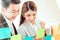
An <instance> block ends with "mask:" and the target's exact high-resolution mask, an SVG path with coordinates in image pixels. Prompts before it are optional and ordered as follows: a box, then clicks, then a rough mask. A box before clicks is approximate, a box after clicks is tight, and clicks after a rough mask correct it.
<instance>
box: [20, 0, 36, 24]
mask: <svg viewBox="0 0 60 40" xmlns="http://www.w3.org/2000/svg"><path fill="white" fill-rule="evenodd" d="M29 10H32V11H37V8H36V5H35V3H34V2H32V1H27V2H25V3H24V4H23V6H22V11H21V18H20V25H21V24H22V23H23V22H24V20H25V18H24V17H23V14H24V13H25V12H27V11H29Z"/></svg>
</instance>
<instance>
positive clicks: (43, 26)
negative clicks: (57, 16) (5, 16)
mask: <svg viewBox="0 0 60 40" xmlns="http://www.w3.org/2000/svg"><path fill="white" fill-rule="evenodd" d="M40 26H41V27H42V28H44V29H45V23H44V22H43V21H41V22H40Z"/></svg>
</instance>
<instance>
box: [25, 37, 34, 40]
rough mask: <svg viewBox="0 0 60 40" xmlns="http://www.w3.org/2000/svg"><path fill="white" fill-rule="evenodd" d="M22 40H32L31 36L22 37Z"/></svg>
mask: <svg viewBox="0 0 60 40" xmlns="http://www.w3.org/2000/svg"><path fill="white" fill-rule="evenodd" d="M24 40H33V37H32V36H24Z"/></svg>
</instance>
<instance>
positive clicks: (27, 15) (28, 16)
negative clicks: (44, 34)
mask: <svg viewBox="0 0 60 40" xmlns="http://www.w3.org/2000/svg"><path fill="white" fill-rule="evenodd" d="M23 17H24V18H25V20H26V21H27V22H29V23H30V24H32V25H33V24H34V21H35V18H36V11H31V10H29V11H27V12H26V13H24V14H23Z"/></svg>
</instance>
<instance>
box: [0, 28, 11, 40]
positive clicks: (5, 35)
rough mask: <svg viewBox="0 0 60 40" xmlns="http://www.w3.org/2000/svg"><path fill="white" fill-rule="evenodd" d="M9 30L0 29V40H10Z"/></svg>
mask: <svg viewBox="0 0 60 40" xmlns="http://www.w3.org/2000/svg"><path fill="white" fill-rule="evenodd" d="M10 35H11V34H10V28H0V39H5V38H10Z"/></svg>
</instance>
